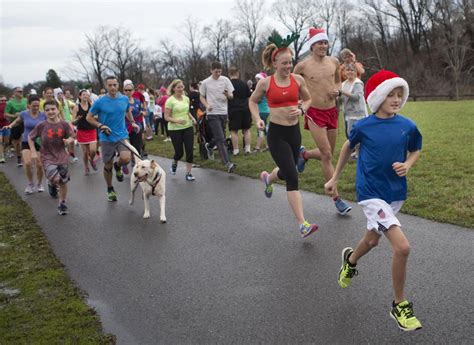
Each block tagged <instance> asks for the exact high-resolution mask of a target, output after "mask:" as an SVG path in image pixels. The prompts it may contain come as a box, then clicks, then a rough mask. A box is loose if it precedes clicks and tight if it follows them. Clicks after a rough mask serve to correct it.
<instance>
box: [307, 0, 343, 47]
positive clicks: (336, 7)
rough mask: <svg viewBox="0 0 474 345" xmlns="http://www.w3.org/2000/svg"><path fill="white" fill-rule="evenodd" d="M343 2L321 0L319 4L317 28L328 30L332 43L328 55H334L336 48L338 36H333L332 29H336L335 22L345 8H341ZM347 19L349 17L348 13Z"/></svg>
mask: <svg viewBox="0 0 474 345" xmlns="http://www.w3.org/2000/svg"><path fill="white" fill-rule="evenodd" d="M341 5H342V4H341V1H337V0H319V1H318V2H317V8H318V12H317V21H316V25H315V26H323V27H324V28H325V29H326V33H327V35H328V37H329V38H330V39H331V37H332V41H331V42H329V48H328V54H329V55H332V52H333V49H334V47H335V46H336V41H337V34H334V35H332V29H333V27H334V24H335V23H334V22H335V21H336V20H337V16H338V14H339V13H340V12H341V11H343V10H344V7H343V6H341ZM345 14H346V17H347V13H345Z"/></svg>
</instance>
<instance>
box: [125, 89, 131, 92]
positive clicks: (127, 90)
mask: <svg viewBox="0 0 474 345" xmlns="http://www.w3.org/2000/svg"><path fill="white" fill-rule="evenodd" d="M123 91H125V92H132V91H133V89H123Z"/></svg>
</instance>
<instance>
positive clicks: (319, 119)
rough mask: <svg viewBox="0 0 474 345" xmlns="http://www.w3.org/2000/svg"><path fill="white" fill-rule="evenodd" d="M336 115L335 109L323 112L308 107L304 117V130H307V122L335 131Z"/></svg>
mask: <svg viewBox="0 0 474 345" xmlns="http://www.w3.org/2000/svg"><path fill="white" fill-rule="evenodd" d="M338 114H339V112H338V111H337V107H334V108H330V109H324V110H322V109H318V108H314V107H309V108H308V110H307V111H306V115H305V117H304V129H309V125H308V121H311V122H312V123H313V124H314V125H316V126H318V127H321V128H326V129H337V116H338Z"/></svg>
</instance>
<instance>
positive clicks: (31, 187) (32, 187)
mask: <svg viewBox="0 0 474 345" xmlns="http://www.w3.org/2000/svg"><path fill="white" fill-rule="evenodd" d="M34 192H35V185H34V184H32V183H28V186H26V188H25V194H26V195H30V194H33V193H34Z"/></svg>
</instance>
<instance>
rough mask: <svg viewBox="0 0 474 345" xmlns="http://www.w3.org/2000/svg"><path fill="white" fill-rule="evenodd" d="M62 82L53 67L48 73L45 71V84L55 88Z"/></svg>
mask: <svg viewBox="0 0 474 345" xmlns="http://www.w3.org/2000/svg"><path fill="white" fill-rule="evenodd" d="M61 85H62V82H61V79H60V78H59V76H58V74H57V73H56V71H55V70H54V69H50V70H49V71H48V73H46V86H49V87H52V88H56V87H61Z"/></svg>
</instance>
